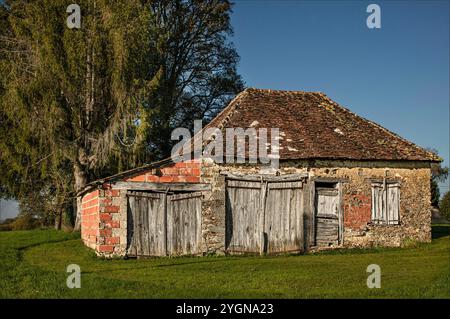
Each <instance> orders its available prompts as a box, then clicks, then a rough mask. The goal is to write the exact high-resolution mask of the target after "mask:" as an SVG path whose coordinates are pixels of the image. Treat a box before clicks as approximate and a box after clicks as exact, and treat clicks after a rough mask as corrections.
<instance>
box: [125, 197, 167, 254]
mask: <svg viewBox="0 0 450 319" xmlns="http://www.w3.org/2000/svg"><path fill="white" fill-rule="evenodd" d="M165 196H166V195H165V194H162V193H147V192H130V193H129V194H128V250H127V253H128V255H129V256H162V255H165V254H166V238H165V237H166V233H165V228H166V226H165V224H166V221H165V212H164V211H165V199H166V198H165Z"/></svg>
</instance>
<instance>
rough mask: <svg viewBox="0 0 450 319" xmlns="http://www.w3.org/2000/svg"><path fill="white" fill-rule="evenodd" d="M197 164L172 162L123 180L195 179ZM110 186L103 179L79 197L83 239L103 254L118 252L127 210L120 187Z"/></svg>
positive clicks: (198, 166)
mask: <svg viewBox="0 0 450 319" xmlns="http://www.w3.org/2000/svg"><path fill="white" fill-rule="evenodd" d="M200 168H201V165H200V162H199V161H189V162H183V163H175V164H172V165H170V166H166V167H163V168H160V169H152V170H149V171H147V172H144V173H142V174H140V175H137V176H133V177H130V178H125V179H124V181H127V182H153V183H184V182H187V183H198V182H200V174H201V170H200ZM110 187H111V185H110V184H109V183H106V184H104V185H103V189H102V190H100V191H99V190H95V191H92V192H91V193H88V194H86V195H85V196H84V197H83V200H82V202H83V207H82V217H81V218H82V219H81V236H82V239H83V241H84V243H85V244H86V245H87V246H89V247H91V248H94V249H96V250H97V252H99V253H103V254H114V253H116V252H119V250H120V249H121V248H122V249H123V247H121V248H120V246H124V245H125V244H126V213H124V212H121V206H120V201H121V197H120V190H117V189H110ZM121 215H125V216H121ZM121 223H123V225H122V224H121Z"/></svg>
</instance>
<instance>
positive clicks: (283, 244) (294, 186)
mask: <svg viewBox="0 0 450 319" xmlns="http://www.w3.org/2000/svg"><path fill="white" fill-rule="evenodd" d="M302 189H303V185H302V182H299V181H297V182H281V183H277V182H269V183H267V196H266V197H267V198H266V203H265V206H266V207H265V212H264V213H265V227H264V232H265V233H266V234H267V238H266V239H265V245H266V247H265V251H266V252H267V253H278V252H290V251H299V250H302V249H303V242H304V241H303V209H302V207H303V196H302Z"/></svg>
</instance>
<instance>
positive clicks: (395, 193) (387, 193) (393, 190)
mask: <svg viewBox="0 0 450 319" xmlns="http://www.w3.org/2000/svg"><path fill="white" fill-rule="evenodd" d="M399 212H400V185H399V184H398V183H392V182H390V183H385V184H384V185H383V183H373V184H372V221H373V222H374V223H375V224H387V225H397V224H398V223H399V220H400V213H399Z"/></svg>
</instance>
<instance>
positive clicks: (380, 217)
mask: <svg viewBox="0 0 450 319" xmlns="http://www.w3.org/2000/svg"><path fill="white" fill-rule="evenodd" d="M383 195H384V192H383V186H382V185H381V184H378V183H377V184H372V221H373V222H374V223H375V224H382V223H383V222H384V221H385V220H386V219H385V217H384V210H385V209H384V196H383Z"/></svg>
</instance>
